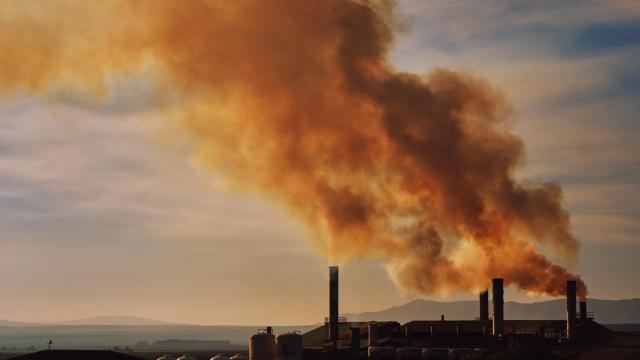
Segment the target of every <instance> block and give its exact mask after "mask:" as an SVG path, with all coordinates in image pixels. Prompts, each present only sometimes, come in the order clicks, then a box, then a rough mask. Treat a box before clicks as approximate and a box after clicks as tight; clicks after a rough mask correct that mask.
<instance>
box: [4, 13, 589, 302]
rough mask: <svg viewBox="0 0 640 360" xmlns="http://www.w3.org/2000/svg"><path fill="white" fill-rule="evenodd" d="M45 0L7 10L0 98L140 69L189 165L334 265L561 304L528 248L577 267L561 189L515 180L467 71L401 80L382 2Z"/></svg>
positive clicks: (88, 86)
mask: <svg viewBox="0 0 640 360" xmlns="http://www.w3.org/2000/svg"><path fill="white" fill-rule="evenodd" d="M44 5H49V3H47V4H41V3H39V4H38V5H35V4H33V3H30V2H23V1H12V0H8V1H6V2H4V3H3V5H2V13H0V29H1V30H2V31H0V51H2V53H3V54H6V55H7V56H3V57H2V59H1V60H0V77H1V78H2V79H3V81H2V83H1V84H0V94H4V95H10V94H14V93H16V92H17V91H29V92H33V93H39V94H46V93H48V92H50V91H52V90H54V89H60V88H63V89H67V88H69V89H74V90H76V91H87V92H89V93H91V94H95V95H97V96H101V95H103V94H104V93H105V92H106V91H108V86H107V85H108V82H109V79H110V78H111V77H114V76H122V75H124V76H127V75H130V74H136V73H137V72H139V71H141V69H144V71H145V74H152V75H153V77H154V80H155V83H156V84H157V87H158V88H157V90H158V92H159V93H161V92H171V93H173V94H175V95H177V96H174V97H172V98H173V99H179V101H174V102H172V103H171V104H161V103H160V101H161V100H158V102H159V103H158V106H159V109H162V110H161V111H162V114H163V115H165V116H167V117H169V118H170V119H172V120H174V121H176V122H177V123H179V124H180V125H181V126H182V127H183V128H184V129H186V131H187V132H188V133H189V134H190V135H191V137H192V140H193V152H194V156H195V157H196V158H197V159H198V160H199V161H200V162H201V163H202V164H203V165H204V166H206V167H209V168H212V169H213V170H215V171H216V172H217V173H219V174H222V175H224V176H225V177H226V178H227V179H228V180H229V183H230V184H233V186H235V187H237V188H240V189H242V190H244V191H249V192H258V193H261V194H266V195H267V196H268V197H270V198H273V199H275V200H276V201H278V202H280V203H282V204H284V205H285V206H286V207H287V208H288V209H289V210H290V211H291V213H292V214H293V215H294V216H297V217H298V218H299V219H301V220H302V221H304V222H305V223H306V225H308V228H309V229H310V230H311V233H312V234H313V237H314V244H315V245H316V246H317V247H318V248H319V249H321V250H322V251H324V252H325V253H326V254H328V256H330V257H331V258H332V259H333V260H335V261H341V260H346V259H348V258H351V257H361V256H366V257H374V258H377V259H379V260H381V261H382V262H384V263H385V264H387V267H388V269H389V271H390V273H391V275H392V277H393V278H394V280H395V281H396V282H397V283H398V284H399V285H400V286H402V287H404V288H407V289H411V290H414V291H417V292H422V293H431V292H435V291H451V290H473V291H477V290H480V289H485V288H487V287H488V286H489V285H490V279H491V278H493V277H501V278H504V280H505V285H509V284H515V285H517V286H519V287H520V288H522V289H524V290H526V291H529V292H533V293H544V294H550V295H560V294H563V293H564V292H565V282H566V280H568V279H575V278H577V276H576V275H574V274H571V273H569V272H568V271H567V270H566V269H565V268H563V267H561V266H559V265H556V264H554V263H553V262H551V261H550V260H549V259H548V258H547V257H545V256H544V255H542V254H541V253H540V252H539V251H538V250H537V249H536V246H540V247H544V248H546V249H547V250H548V251H551V252H553V253H554V254H555V255H556V256H559V257H560V258H562V259H564V260H570V259H572V258H574V257H575V255H576V253H577V250H578V242H577V241H576V239H575V238H574V237H573V235H572V234H571V232H570V223H569V215H568V214H567V212H566V211H565V210H564V209H563V208H562V206H561V200H562V194H561V189H560V187H559V186H558V185H557V184H554V183H537V182H521V181H517V180H516V179H515V176H514V171H515V170H516V169H517V167H518V166H519V165H520V164H521V162H522V159H523V154H524V150H523V144H522V141H521V140H520V139H519V138H518V137H516V136H515V135H513V134H512V133H511V132H509V129H508V127H507V124H506V122H505V120H506V118H507V117H508V116H509V113H510V111H509V110H510V109H509V105H508V104H507V103H506V101H505V98H504V96H503V94H502V93H501V92H500V91H498V90H497V89H495V88H493V87H491V86H490V85H489V84H487V83H486V82H485V81H483V80H480V79H478V78H475V77H472V76H470V75H467V74H463V73H458V72H453V71H448V70H444V69H436V70H434V71H432V72H431V73H430V74H428V75H425V76H419V75H415V74H409V73H402V72H397V71H395V70H394V69H393V67H392V66H391V65H390V64H389V62H388V60H387V53H388V50H389V48H390V47H391V45H392V41H393V33H392V29H391V28H390V26H389V25H388V22H387V20H388V19H392V18H393V13H392V11H393V4H392V1H388V0H387V1H379V2H374V1H365V0H363V1H355V0H354V1H347V0H326V1H299V0H281V1H275V2H274V1H262V0H238V1H231V2H227V1H204V0H202V1H198V0H193V1H188V2H177V1H162V0H153V1H150V0H146V1H145V0H141V1H134V2H131V1H118V0H113V1H101V2H91V3H87V2H83V1H56V2H54V3H50V5H51V8H48V7H46V6H44ZM62 18H64V19H65V21H60V19H62ZM158 98H159V99H162V97H158ZM583 285H584V284H582V283H580V286H579V287H578V288H579V289H581V294H580V295H581V296H584V295H586V287H585V286H583Z"/></svg>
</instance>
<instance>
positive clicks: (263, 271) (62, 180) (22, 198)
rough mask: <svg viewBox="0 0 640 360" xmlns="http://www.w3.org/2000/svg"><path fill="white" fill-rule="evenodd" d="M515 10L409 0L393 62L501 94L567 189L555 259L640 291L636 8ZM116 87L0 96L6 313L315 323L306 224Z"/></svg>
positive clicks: (374, 283)
mask: <svg viewBox="0 0 640 360" xmlns="http://www.w3.org/2000/svg"><path fill="white" fill-rule="evenodd" d="M513 4H514V3H513V2H509V1H483V2H478V1H435V0H434V1H423V0H407V1H401V2H400V5H401V15H400V16H399V19H398V22H399V23H402V24H403V26H400V29H399V30H400V31H401V32H400V33H399V34H398V35H397V38H396V43H395V47H394V49H393V50H392V53H391V55H390V59H391V62H392V63H393V65H394V66H395V67H396V68H397V69H398V70H401V71H408V72H413V73H420V74H424V73H427V72H429V71H430V70H431V69H433V68H435V67H445V68H451V69H455V70H460V71H466V72H470V73H473V74H475V75H477V76H480V77H483V78H485V79H487V80H488V81H490V82H491V83H492V84H494V85H495V86H497V87H499V88H501V89H503V90H504V91H505V92H506V93H507V94H508V97H509V99H510V101H511V102H512V104H513V108H514V115H513V123H512V126H513V131H514V132H515V133H517V134H518V135H519V136H521V137H522V138H523V139H524V142H525V145H526V150H527V160H526V163H525V164H524V166H523V167H522V168H521V169H520V171H519V173H518V176H519V177H520V178H522V179H532V180H553V181H557V182H559V183H560V184H561V185H562V186H563V190H564V194H565V200H566V206H567V208H568V209H569V210H570V212H571V215H572V221H573V227H574V231H575V234H576V235H577V237H578V238H579V239H580V240H581V242H582V249H581V251H580V257H579V259H578V261H577V263H575V264H565V265H568V266H570V267H571V268H572V269H575V270H577V271H578V272H580V273H581V274H582V275H583V276H584V279H585V281H586V282H587V283H588V284H589V285H590V288H591V292H592V295H593V296H594V297H598V298H629V297H640V285H639V284H640V262H638V261H637V259H638V257H639V256H640V235H639V234H640V221H639V220H640V195H639V194H640V186H639V185H640V119H639V118H638V114H640V101H638V97H639V95H640V62H639V61H638V59H639V58H640V3H639V2H637V1H633V0H631V1H622V0H620V1H562V2H557V1H520V2H517V5H513ZM408 25H410V26H408ZM112 88H113V89H115V91H113V94H112V95H110V96H111V97H110V98H109V99H107V100H106V102H105V103H98V104H97V103H93V102H91V100H89V99H87V98H84V97H83V96H82V95H79V94H75V93H57V94H53V95H52V96H49V97H47V98H36V97H31V96H28V95H26V94H19V95H16V96H14V97H12V98H9V99H4V101H3V102H1V103H0V236H1V239H2V240H1V241H0V254H2V255H1V257H0V259H1V260H2V261H0V283H1V284H2V290H3V296H2V297H0V318H5V319H11V320H26V321H39V320H61V319H68V318H81V317H88V316H94V315H107V314H132V315H140V316H147V317H152V318H158V319H164V320H171V321H184V322H194V323H234V322H236V323H237V322H238V321H237V319H246V320H242V321H240V322H244V323H251V324H255V323H261V322H267V321H270V322H274V323H281V324H284V323H295V322H307V323H308V322H315V321H320V320H321V319H322V317H323V316H324V313H325V310H326V309H325V307H326V306H325V305H326V302H325V300H326V299H325V298H326V268H325V267H326V266H327V265H328V264H327V260H326V259H325V258H324V257H323V256H321V255H319V254H318V253H316V252H315V251H314V250H313V248H312V246H311V244H310V242H309V241H308V239H307V238H308V234H307V233H306V230H305V229H304V228H303V227H302V226H301V225H300V224H298V223H296V222H295V221H294V220H293V219H291V218H290V217H289V216H288V214H286V213H285V212H284V211H282V210H281V209H280V208H279V207H277V206H274V205H273V204H271V203H269V202H268V201H267V200H266V199H262V198H260V197H255V196H249V195H246V194H238V193H229V192H228V191H226V190H225V189H224V186H223V185H222V183H221V182H220V181H219V180H218V179H217V178H216V177H215V175H214V176H212V175H211V174H210V173H208V172H206V171H203V170H202V169H200V168H199V167H198V166H197V165H195V163H194V161H193V160H192V159H191V158H190V156H189V154H188V153H187V151H186V150H185V148H184V146H183V144H182V143H181V141H180V136H175V135H176V133H179V130H178V129H175V128H173V127H171V125H170V124H166V125H164V126H157V124H155V120H154V119H153V115H152V113H153V108H152V107H151V106H150V101H149V96H150V95H149V93H148V84H145V83H144V81H143V80H140V79H127V80H124V81H119V82H116V83H115V84H114V85H113V87H112ZM167 134H171V136H167ZM229 274H232V275H233V276H229ZM342 276H343V289H344V290H343V291H342V293H341V296H342V297H343V300H344V301H343V308H342V310H343V311H345V312H354V311H367V310H376V309H380V308H383V307H387V306H392V305H396V304H398V303H401V302H403V301H407V300H409V299H410V298H411V296H410V295H408V294H405V293H404V292H403V291H402V290H401V289H397V288H396V287H395V286H394V285H393V283H392V282H391V280H390V279H389V277H388V275H387V274H386V272H385V270H384V267H383V266H382V265H380V264H378V263H376V262H375V261H373V260H367V259H362V260H357V261H354V262H352V263H350V264H349V265H348V266H346V267H344V268H343V271H342ZM363 279H366V280H363ZM303 286H304V289H305V290H304V291H301V290H300V289H301V288H302V287H303ZM274 289H278V291H274ZM69 294H74V296H73V297H72V298H71V299H70V297H69ZM371 294H375V296H372V295H371ZM471 296H472V295H469V294H455V293H454V294H439V295H436V296H433V298H437V299H460V298H470V297H471ZM507 296H508V298H509V299H517V300H522V301H533V300H536V299H535V298H531V297H528V296H527V295H526V294H522V293H519V292H517V291H516V290H513V289H511V290H510V291H509V292H508V294H507ZM185 299H190V301H189V304H190V305H189V306H185V305H184V304H185ZM256 299H260V306H255V303H256ZM285 303H286V305H284V304H285ZM212 305H216V306H212ZM52 308H55V309H57V310H56V311H55V312H52V311H51V309H52ZM167 309H171V311H167Z"/></svg>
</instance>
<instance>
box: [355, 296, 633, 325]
mask: <svg viewBox="0 0 640 360" xmlns="http://www.w3.org/2000/svg"><path fill="white" fill-rule="evenodd" d="M489 307H490V308H491V305H490V306H489ZM478 311H479V305H478V302H477V301H471V300H469V301H450V302H443V301H431V300H422V299H418V300H413V301H411V302H408V303H406V304H403V305H400V306H394V307H391V308H388V309H385V310H381V311H375V312H364V313H359V314H344V316H346V317H347V319H348V320H349V321H370V320H378V321H382V320H393V321H398V322H400V323H406V322H408V321H411V320H433V319H440V316H441V315H444V316H445V318H446V319H451V320H465V319H474V318H475V317H477V316H478ZM587 311H588V312H593V315H594V316H595V320H596V321H597V322H599V323H602V324H624V323H626V324H629V323H640V299H627V300H598V299H589V300H587ZM490 312H491V309H490ZM565 312H566V302H565V300H564V299H558V300H550V301H541V302H535V303H519V302H513V301H507V302H505V303H504V317H505V319H513V320H522V319H532V320H538V319H564V318H565V316H566V315H565Z"/></svg>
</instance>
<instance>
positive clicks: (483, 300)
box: [480, 290, 489, 321]
mask: <svg viewBox="0 0 640 360" xmlns="http://www.w3.org/2000/svg"><path fill="white" fill-rule="evenodd" d="M488 320H489V290H485V291H481V292H480V321H488Z"/></svg>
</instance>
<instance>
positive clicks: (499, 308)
mask: <svg viewBox="0 0 640 360" xmlns="http://www.w3.org/2000/svg"><path fill="white" fill-rule="evenodd" d="M492 282H493V335H495V336H497V335H502V334H503V330H504V280H503V279H493V281H492Z"/></svg>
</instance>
